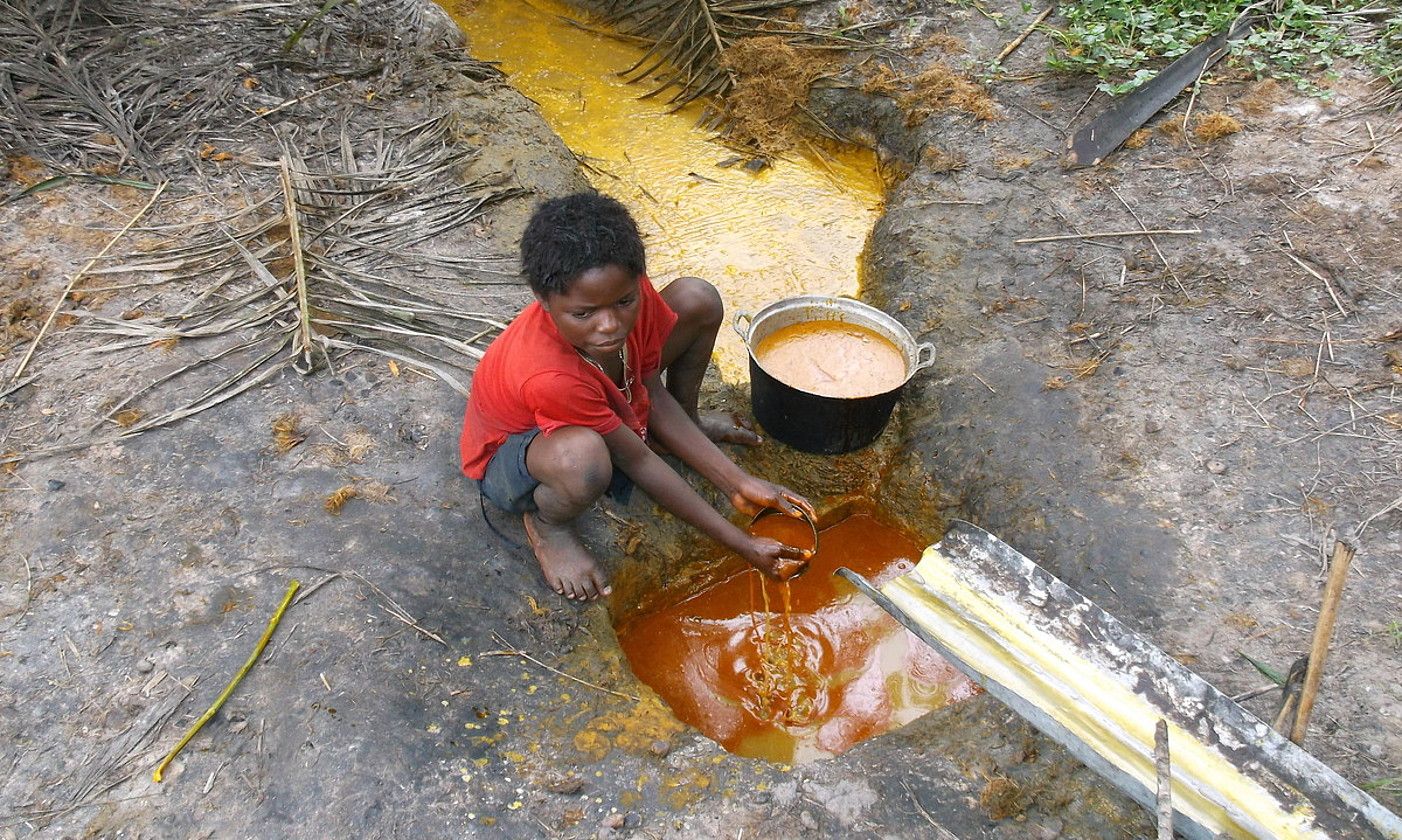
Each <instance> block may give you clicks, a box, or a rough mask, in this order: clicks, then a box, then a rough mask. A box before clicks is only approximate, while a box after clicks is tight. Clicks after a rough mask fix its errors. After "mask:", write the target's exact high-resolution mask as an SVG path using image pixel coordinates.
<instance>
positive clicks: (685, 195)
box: [445, 0, 882, 382]
mask: <svg viewBox="0 0 1402 840" xmlns="http://www.w3.org/2000/svg"><path fill="white" fill-rule="evenodd" d="M445 5H446V8H447V9H448V11H449V13H450V14H452V15H453V17H454V19H455V20H457V22H458V24H459V26H461V27H462V29H463V32H464V33H466V35H467V38H468V48H469V50H470V51H471V53H472V54H473V56H474V57H476V58H479V59H483V60H487V61H494V62H499V63H500V66H501V68H502V70H503V71H505V72H506V73H507V74H508V76H509V78H510V81H511V84H512V85H513V86H514V87H516V89H517V90H519V91H521V92H522V93H524V94H525V95H526V96H529V97H530V98H531V99H533V100H535V101H536V103H538V105H539V106H540V110H541V112H542V113H543V114H544V116H545V118H546V120H547V121H549V123H550V124H551V126H552V127H553V128H554V129H555V131H556V133H557V134H559V136H560V137H561V139H563V140H564V142H565V145H567V146H568V147H569V148H570V149H571V150H572V151H573V152H574V153H575V154H576V155H577V156H579V157H580V158H581V159H582V160H583V161H584V162H585V163H586V164H588V168H587V169H586V171H588V172H589V177H590V179H591V180H592V182H593V184H594V186H595V187H597V188H598V189H599V190H600V191H602V192H605V193H608V194H609V195H612V196H614V197H616V198H618V199H619V200H620V201H623V202H624V203H625V204H626V205H628V208H629V209H630V210H631V211H632V212H633V215H634V216H635V217H636V218H637V220H638V224H639V226H640V227H641V228H642V230H643V235H644V238H645V240H646V242H647V248H648V270H649V273H650V274H651V275H652V276H653V278H654V279H655V280H656V281H658V283H659V285H661V283H663V282H665V281H666V280H668V279H671V278H673V277H676V276H679V275H684V274H691V275H696V276H698V277H703V278H705V279H707V280H710V281H711V282H712V283H714V284H716V286H717V287H718V288H719V289H720V291H721V295H722V296H723V297H724V299H725V303H726V309H727V313H730V314H733V313H734V312H737V311H749V312H756V311H758V310H759V309H761V308H762V307H763V306H765V305H766V304H768V303H772V302H773V301H776V300H779V299H782V298H785V297H791V296H793V295H798V294H831V295H839V294H848V295H852V294H856V292H857V260H858V257H859V255H860V254H861V251H862V247H863V245H864V244H865V241H866V236H867V234H868V232H870V230H871V227H872V225H873V224H874V223H875V222H876V218H877V215H878V214H879V213H880V210H881V202H882V184H881V178H880V175H879V173H878V171H877V164H876V158H875V155H874V154H873V153H872V152H871V151H869V150H865V149H855V148H854V149H849V150H845V151H836V152H833V151H824V152H823V153H822V154H821V157H819V156H818V154H816V153H810V154H808V155H806V156H798V155H795V156H794V157H792V158H791V159H787V160H778V161H775V162H774V165H773V166H772V167H770V168H767V169H764V170H761V171H760V172H757V173H751V172H747V171H745V170H743V169H742V168H741V167H740V166H738V165H734V166H730V167H724V168H723V167H720V166H718V165H717V164H719V163H722V162H724V161H727V160H730V159H734V158H735V157H736V153H735V152H734V151H732V150H730V149H728V148H726V147H725V146H723V145H721V144H720V143H717V142H715V141H714V140H712V139H710V136H709V135H708V134H707V133H705V132H703V131H701V130H699V129H697V128H696V127H695V125H696V122H697V120H698V118H699V117H700V114H701V106H700V105H695V106H693V107H689V108H686V109H683V110H681V111H679V112H676V113H669V112H668V108H669V106H668V105H667V104H666V102H665V100H666V98H667V97H666V96H659V97H654V98H651V99H639V96H640V95H642V94H644V93H646V92H647V91H648V88H646V87H644V86H642V85H632V84H628V83H627V82H625V81H624V80H623V79H622V78H620V77H619V75H618V73H619V72H620V71H623V70H625V69H627V68H628V67H630V66H631V65H632V64H633V63H634V62H636V61H637V60H638V58H639V57H641V55H642V51H641V50H640V49H639V48H638V47H637V46H635V45H633V44H630V43H627V42H624V41H621V40H619V39H615V38H610V37H608V36H605V35H601V34H596V33H594V32H590V31H586V30H584V29H581V28H579V27H577V26H573V25H571V24H570V23H568V22H567V21H566V20H565V18H566V17H571V18H574V19H576V20H578V19H580V17H581V14H582V13H581V12H579V11H578V10H576V9H572V8H570V7H569V6H566V5H565V4H563V3H559V2H554V0H458V2H456V3H455V2H452V0H448V2H446V4H445ZM590 169H592V170H593V171H590ZM745 358H746V354H745V350H744V348H743V346H742V345H741V343H740V341H739V340H738V339H737V338H736V336H735V335H734V334H733V333H732V331H730V330H728V329H723V330H722V331H721V336H720V340H719V342H718V344H717V354H716V362H717V365H718V367H719V368H720V372H721V375H722V376H723V377H724V378H725V379H727V380H729V381H732V382H734V381H742V380H744V379H745V378H747V376H748V373H747V367H746V362H745Z"/></svg>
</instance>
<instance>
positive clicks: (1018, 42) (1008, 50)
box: [993, 3, 1056, 64]
mask: <svg viewBox="0 0 1402 840" xmlns="http://www.w3.org/2000/svg"><path fill="white" fill-rule="evenodd" d="M1054 8H1056V4H1055V3H1053V4H1052V5H1050V6H1048V7H1046V8H1045V9H1043V10H1042V13H1041V14H1040V15H1037V19H1036V20H1034V21H1032V22H1031V23H1030V24H1028V25H1027V28H1026V29H1024V30H1022V34H1021V35H1019V36H1017V37H1016V38H1014V39H1012V40H1011V41H1009V42H1008V45H1007V46H1006V47H1003V51H1002V52H1000V53H998V57H997V58H995V59H993V63H994V64H998V63H1000V62H1002V60H1003V59H1005V58H1007V57H1008V56H1010V55H1012V52H1013V50H1015V49H1017V48H1018V47H1020V46H1022V42H1023V41H1026V40H1027V36H1029V35H1031V34H1032V33H1033V31H1035V30H1036V29H1037V27H1038V26H1039V25H1041V23H1042V21H1044V20H1046V19H1047V15H1049V14H1051V13H1052V9H1054Z"/></svg>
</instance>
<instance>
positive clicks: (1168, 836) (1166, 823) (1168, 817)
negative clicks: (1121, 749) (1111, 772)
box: [1154, 719, 1173, 840]
mask: <svg viewBox="0 0 1402 840" xmlns="http://www.w3.org/2000/svg"><path fill="white" fill-rule="evenodd" d="M1154 767H1155V768H1156V769H1157V774H1158V779H1159V795H1158V805H1159V808H1158V810H1159V838H1158V840H1173V766H1172V764H1170V759H1169V756H1168V721H1166V720H1162V719H1161V720H1159V722H1158V725H1157V726H1155V727H1154Z"/></svg>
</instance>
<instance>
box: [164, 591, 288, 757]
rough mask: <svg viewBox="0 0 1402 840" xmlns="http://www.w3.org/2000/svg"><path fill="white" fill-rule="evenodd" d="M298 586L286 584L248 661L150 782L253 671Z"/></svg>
mask: <svg viewBox="0 0 1402 840" xmlns="http://www.w3.org/2000/svg"><path fill="white" fill-rule="evenodd" d="M299 586H301V584H300V583H298V582H297V581H295V580H294V581H292V582H290V583H288V584H287V594H286V595H283V596H282V603H281V604H278V608H277V612H275V613H273V617H272V618H270V619H268V626H267V628H266V629H264V630H263V637H262V638H261V639H259V640H258V644H257V646H255V647H254V648H253V653H251V654H249V655H248V661H247V662H245V663H243V667H242V668H240V669H239V672H238V673H237V674H234V678H233V679H232V680H230V681H229V684H228V685H227V686H226V687H225V688H224V690H223V691H222V692H220V694H219V697H218V698H216V699H215V701H214V705H212V706H210V707H209V708H208V709H206V710H205V713H204V714H202V715H200V719H199V720H197V721H195V725H194V726H191V727H190V730H189V731H188V732H186V733H185V737H184V738H181V739H180V743H178V744H176V745H175V747H174V748H173V749H171V751H170V752H168V753H166V757H165V758H163V759H161V763H160V764H157V765H156V770H155V772H154V773H152V774H151V780H152V781H156V782H159V781H160V780H161V776H162V775H163V774H164V773H165V770H166V768H167V767H169V766H170V763H171V762H172V761H174V760H175V757H176V756H177V755H179V754H180V751H181V750H183V749H185V745H186V744H188V743H190V739H191V738H193V737H195V734H196V733H198V732H199V731H200V729H201V728H202V727H203V726H204V725H205V724H206V723H209V720H210V718H212V717H214V716H215V715H216V714H218V712H219V707H220V706H223V705H224V701H225V700H228V699H229V695H231V694H233V693H234V689H235V688H238V685H239V683H240V682H242V681H243V678H244V676H245V675H247V674H248V672H249V671H250V670H252V669H253V663H255V662H257V661H258V657H259V656H261V655H262V653H263V648H265V647H267V646H268V640H269V639H271V638H272V637H273V631H274V630H276V629H277V625H278V622H279V621H282V614H283V613H284V612H286V611H287V605H288V604H291V603H292V596H293V595H296V594H297V587H299Z"/></svg>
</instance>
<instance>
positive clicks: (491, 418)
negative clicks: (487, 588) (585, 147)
mask: <svg viewBox="0 0 1402 840" xmlns="http://www.w3.org/2000/svg"><path fill="white" fill-rule="evenodd" d="M521 264H522V270H523V272H524V273H525V275H526V278H527V280H528V282H529V283H530V286H531V291H532V292H534V293H535V296H536V300H535V302H533V303H531V304H530V305H529V306H527V307H526V308H525V309H524V310H523V311H522V312H521V314H520V315H518V316H517V317H516V319H515V320H513V321H512V322H511V325H510V326H509V327H507V329H506V330H505V331H504V332H503V333H502V334H501V335H500V336H498V337H497V339H496V340H495V341H493V342H492V344H491V346H490V347H488V348H487V352H486V353H485V355H484V356H483V357H482V360H481V362H480V363H479V364H478V366H477V371H476V373H475V374H474V376H473V380H472V393H471V396H470V397H469V398H468V402H467V412H466V416H465V418H464V420H463V432H462V441H461V450H462V451H461V454H462V468H463V472H465V473H466V474H467V475H468V477H469V478H473V479H476V480H477V482H478V485H479V488H480V490H481V492H482V495H483V496H484V497H485V498H486V499H488V500H489V501H491V502H492V503H493V504H495V505H496V506H498V507H500V508H502V509H503V510H507V511H511V512H513V513H520V514H521V515H522V518H523V520H524V522H525V526H526V536H527V538H528V540H529V542H530V544H531V548H532V549H533V550H534V551H535V555H536V559H537V560H539V561H540V568H541V571H542V572H544V574H545V579H546V582H547V583H549V584H550V586H551V588H553V589H554V590H555V591H556V592H559V593H560V594H561V595H564V596H566V597H568V598H580V599H585V600H589V599H593V598H597V597H599V596H600V595H607V594H609V592H610V589H609V586H608V584H607V581H606V578H605V576H604V573H603V571H602V570H601V569H600V568H599V564H598V563H597V562H596V561H595V559H594V558H593V557H592V556H591V555H590V554H589V551H588V550H587V549H585V547H584V546H583V544H582V543H581V542H580V540H579V537H578V535H577V534H576V533H575V530H574V521H575V520H576V519H578V518H579V516H580V515H581V514H583V513H584V512H585V511H586V510H588V509H589V508H590V507H591V506H593V504H594V502H595V501H596V500H597V499H598V498H599V497H600V496H602V495H604V493H605V492H607V493H609V494H610V495H612V496H614V497H615V498H620V499H623V500H626V497H627V494H628V493H629V492H630V491H631V489H632V486H633V484H634V483H636V484H637V485H639V486H641V487H642V488H643V490H644V491H646V492H647V493H648V495H650V496H652V498H653V499H655V500H656V501H657V502H658V503H659V504H661V505H662V506H663V507H664V508H666V509H667V510H669V511H671V512H672V513H673V514H675V515H676V516H677V517H678V518H680V519H682V520H683V521H685V522H687V523H689V524H691V525H693V526H695V527H696V528H698V529H700V530H701V531H702V532H703V533H705V534H706V535H707V536H710V537H712V538H713V539H715V540H716V541H718V542H720V543H721V544H722V545H724V546H726V547H727V548H729V549H731V550H732V551H734V552H736V553H737V554H739V555H740V556H741V557H744V558H745V559H746V560H747V561H749V562H750V563H751V564H752V565H754V566H755V567H756V568H758V569H760V570H761V571H763V572H765V573H767V574H769V575H771V576H772V577H776V578H778V579H781V580H786V579H788V578H790V577H792V576H794V575H795V574H797V573H799V572H800V571H802V569H803V568H804V566H805V565H806V562H807V561H806V558H805V557H803V556H802V555H801V554H800V553H799V552H797V551H796V550H795V549H792V548H791V547H789V546H785V545H783V544H782V543H779V542H776V541H774V540H771V539H767V538H763V537H755V536H751V535H750V534H747V533H745V532H744V531H742V530H741V529H739V528H737V527H735V525H733V524H731V523H730V522H729V521H728V520H727V519H726V518H725V517H723V516H721V515H720V513H718V512H717V511H716V510H715V509H714V508H712V507H711V506H710V505H709V504H707V503H706V501H705V500H704V499H702V498H701V497H700V496H699V495H697V493H696V492H695V491H694V490H692V488H691V486H690V485H689V484H687V483H686V481H685V480H684V479H683V478H682V477H681V476H680V475H678V474H677V473H676V471H675V470H673V469H672V468H671V467H670V466H668V465H667V463H666V462H665V461H663V460H662V459H661V458H659V457H658V456H657V454H656V453H655V452H654V451H653V448H652V447H651V446H649V443H648V442H649V441H655V442H656V443H657V444H660V445H661V446H663V447H666V449H667V450H668V451H670V452H672V453H673V454H675V455H676V456H677V457H679V458H680V459H681V460H682V461H683V462H684V463H685V464H687V465H688V466H690V467H691V468H692V469H694V470H696V471H697V472H698V473H700V474H701V475H702V476H704V477H705V478H706V479H708V480H709V481H711V483H713V484H715V485H716V486H717V487H719V488H720V489H721V490H723V491H724V492H725V493H726V495H728V496H729V497H730V501H731V503H732V504H734V505H735V507H736V508H737V509H739V510H741V511H743V512H746V513H755V512H757V511H758V510H760V509H762V508H778V509H780V510H783V511H786V512H789V513H791V514H793V515H799V508H802V509H803V510H806V511H808V512H809V513H810V514H811V513H812V507H811V505H809V503H808V502H807V500H805V499H803V498H802V497H800V496H798V495H796V494H795V493H793V492H792V491H790V490H788V489H786V488H784V487H780V486H779V485H777V484H773V483H771V482H768V481H765V480H763V479H760V478H756V477H755V476H752V475H750V474H749V473H747V472H745V471H744V470H743V469H741V468H740V467H739V466H737V465H736V464H735V462H733V461H731V460H730V458H728V457H726V455H725V453H723V452H722V451H721V450H720V448H719V447H717V446H716V443H715V441H717V440H720V441H728V442H736V443H758V442H759V439H758V437H756V436H755V435H754V434H753V433H752V432H749V431H748V430H746V429H743V428H741V427H738V426H736V425H735V424H734V423H733V422H731V421H730V420H728V419H726V418H724V417H718V416H706V417H701V416H699V415H698V414H697V399H698V395H699V394H700V389H701V379H702V377H703V376H704V374H705V372H706V366H707V365H708V364H709V363H710V358H711V348H712V347H713V346H714V344H715V338H716V332H717V331H718V330H719V328H720V323H721V318H722V305H721V300H720V295H719V294H718V293H717V292H716V290H715V288H714V287H713V286H711V285H710V284H709V283H707V282H705V281H704V280H700V279H698V278H695V277H683V278H680V279H678V280H676V281H674V282H673V283H671V284H670V285H668V286H667V287H666V288H665V289H663V290H662V292H660V293H659V292H657V291H656V290H655V289H654V288H653V286H652V283H651V281H649V280H648V277H647V272H646V264H645V261H644V252H643V244H642V239H641V237H640V236H639V235H638V229H637V225H636V224H634V222H633V219H632V217H631V216H629V215H628V211H627V210H626V209H625V208H624V207H623V205H622V204H620V203H619V202H617V201H615V200H614V199H612V198H608V197H606V196H603V195H598V194H593V193H578V194H575V195H571V196H566V197H564V198H559V199H552V200H550V201H547V202H545V203H543V204H542V205H541V206H540V207H538V208H537V209H536V212H535V214H534V215H533V216H532V217H531V220H530V222H529V223H528V224H527V226H526V231H525V233H524V234H523V235H522V237H521ZM664 371H665V372H666V374H667V381H666V384H663V380H662V374H663V372H664Z"/></svg>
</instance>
